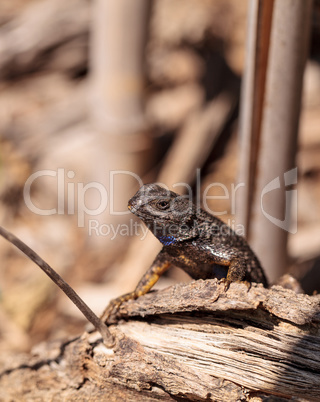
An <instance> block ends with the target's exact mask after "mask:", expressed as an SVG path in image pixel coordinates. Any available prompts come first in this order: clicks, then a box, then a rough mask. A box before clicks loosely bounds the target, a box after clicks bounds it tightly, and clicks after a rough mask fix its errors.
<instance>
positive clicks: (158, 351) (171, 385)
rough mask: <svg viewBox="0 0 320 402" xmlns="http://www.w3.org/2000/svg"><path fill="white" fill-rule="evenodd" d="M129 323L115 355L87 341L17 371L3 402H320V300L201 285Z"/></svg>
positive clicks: (171, 294)
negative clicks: (253, 401)
mask: <svg viewBox="0 0 320 402" xmlns="http://www.w3.org/2000/svg"><path fill="white" fill-rule="evenodd" d="M119 315H120V316H121V317H122V318H123V319H121V320H120V321H119V322H118V323H117V324H115V325H112V326H110V329H111V331H112V333H113V335H114V336H115V338H116V345H115V347H114V349H107V348H106V347H105V346H104V345H103V343H102V341H101V338H100V336H99V335H98V334H97V333H91V334H87V333H84V334H83V335H82V337H80V338H77V339H73V340H71V341H68V342H64V343H62V344H60V343H56V344H52V345H50V344H43V345H42V346H41V347H38V349H37V350H34V351H33V354H32V355H31V356H26V357H24V358H20V359H21V361H19V362H16V364H13V363H12V362H9V363H8V365H7V368H6V369H3V370H2V374H1V375H0V388H1V398H2V399H1V398H0V399H1V400H4V401H5V400H10V398H11V400H12V399H14V400H19V399H20V398H24V400H33V399H37V400H44V399H46V400H47V399H55V400H65V399H68V400H69V399H76V400H83V399H86V398H88V397H90V400H101V399H105V398H108V400H119V398H120V399H121V398H122V399H125V400H138V399H141V398H143V399H145V400H156V399H164V400H175V399H176V398H177V397H181V398H188V399H189V400H214V401H226V400H228V401H236V400H245V399H246V400H249V399H250V398H251V397H254V396H257V395H259V396H269V395H276V396H278V397H279V398H284V399H287V398H292V397H295V398H296V400H303V399H304V400H310V401H312V400H313V401H316V400H319V399H320V386H319V384H320V358H319V356H320V335H319V334H320V331H319V329H320V295H316V296H307V295H303V294H296V293H294V292H293V291H291V290H286V289H284V288H282V287H280V286H274V287H272V288H271V289H265V288H263V287H262V286H261V285H256V284H253V285H252V286H250V287H249V285H247V284H245V283H234V284H231V286H230V288H229V289H228V291H227V292H225V291H224V288H223V285H222V284H218V283H217V281H216V280H207V281H202V280H200V281H194V282H191V283H189V284H179V285H175V286H172V287H170V288H167V289H165V290H162V291H157V292H151V293H149V294H147V295H145V296H142V297H140V298H139V299H137V300H135V301H130V302H127V303H125V304H123V306H122V307H121V309H120V311H119ZM32 398H33V399H32ZM278 400H279V399H278Z"/></svg>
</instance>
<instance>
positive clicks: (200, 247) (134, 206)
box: [101, 184, 268, 322]
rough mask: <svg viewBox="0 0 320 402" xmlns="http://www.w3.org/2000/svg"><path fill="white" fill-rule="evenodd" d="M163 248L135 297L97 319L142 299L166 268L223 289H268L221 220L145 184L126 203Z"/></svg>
mask: <svg viewBox="0 0 320 402" xmlns="http://www.w3.org/2000/svg"><path fill="white" fill-rule="evenodd" d="M128 208H129V210H130V211H131V212H132V213H133V214H135V215H136V216H137V217H138V218H140V219H141V220H142V221H143V223H144V224H145V225H146V226H147V227H148V229H149V230H150V231H151V232H152V233H153V235H154V236H155V237H156V238H157V239H158V240H159V241H160V242H161V243H162V245H163V247H162V249H161V251H160V252H159V254H158V255H157V256H156V258H155V260H154V262H153V263H152V265H151V267H150V268H149V269H148V270H147V272H146V273H145V274H144V275H143V277H142V278H141V280H140V281H139V283H138V285H137V287H136V288H135V290H134V291H133V292H130V293H126V294H124V295H123V296H120V297H118V298H116V299H113V300H111V301H110V303H109V305H108V306H107V308H106V309H105V310H104V312H103V314H102V316H101V319H102V320H103V321H105V322H108V320H109V318H110V316H111V315H113V314H114V312H116V311H117V310H118V309H119V307H120V305H121V304H122V303H123V302H124V301H127V300H130V299H136V298H138V297H139V296H142V295H144V294H146V293H147V292H148V291H149V290H150V289H151V288H152V286H153V285H154V284H155V283H156V282H157V281H158V279H159V278H160V276H161V275H162V274H163V273H164V272H166V271H167V270H168V269H169V268H170V266H172V265H174V266H177V267H179V268H182V269H183V270H184V271H185V272H187V273H188V274H189V275H190V276H191V277H192V278H193V279H213V278H217V279H219V280H220V281H222V282H224V283H225V290H227V289H228V287H229V285H230V284H231V283H232V282H234V281H243V280H245V281H247V282H250V283H251V282H258V283H262V284H263V286H265V287H267V286H268V281H267V278H266V276H265V274H264V272H263V269H262V267H261V264H260V262H259V260H258V258H257V256H256V255H255V254H254V252H253V251H252V250H251V248H250V246H249V244H248V243H247V241H246V240H245V238H244V237H242V236H240V235H238V234H236V233H235V231H233V230H232V229H231V228H230V227H229V226H228V225H226V224H225V223H224V222H223V221H222V220H220V219H219V218H217V217H216V216H213V215H211V214H209V213H208V212H207V211H205V210H203V209H200V208H199V207H198V206H197V205H196V204H194V203H192V200H190V199H189V197H188V196H183V195H179V194H177V193H175V192H173V191H170V190H167V189H165V188H163V187H161V186H160V185H158V184H145V185H143V186H142V187H141V188H140V189H139V190H138V191H137V193H136V194H135V195H134V196H133V197H132V198H131V199H130V200H129V202H128Z"/></svg>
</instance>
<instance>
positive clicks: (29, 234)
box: [0, 0, 320, 351]
mask: <svg viewBox="0 0 320 402" xmlns="http://www.w3.org/2000/svg"><path fill="white" fill-rule="evenodd" d="M249 3H250V2H247V1H234V0H203V1H200V2H199V1H198V0H161V1H160V0H154V1H145V0H135V1H130V0H69V1H64V0H7V1H6V0H2V1H0V93H1V95H0V143H1V147H0V216H1V225H2V226H4V227H5V228H7V229H8V230H10V231H11V232H13V233H14V234H15V235H16V236H18V237H19V238H20V239H21V240H23V241H24V242H25V243H27V244H28V245H29V246H30V247H31V248H33V249H34V250H35V251H36V252H37V253H38V254H40V256H41V257H42V258H44V260H45V261H47V262H48V263H49V264H50V265H51V266H52V267H53V268H54V269H56V270H57V271H58V272H59V273H60V275H61V276H62V277H63V278H64V279H65V280H66V281H67V282H68V283H69V284H70V285H71V286H73V287H74V289H75V290H76V291H77V292H78V293H79V294H80V296H81V297H82V298H83V299H84V300H85V301H86V303H87V304H88V305H89V306H90V307H91V308H92V309H93V310H94V311H95V312H96V313H97V314H100V313H102V311H103V309H104V308H105V307H106V305H107V303H108V301H109V300H110V299H111V298H114V297H116V296H119V295H121V294H122V293H124V292H127V291H130V290H133V289H134V287H135V286H136V284H137V282H138V280H139V279H140V277H141V276H142V274H143V273H144V272H145V271H146V269H147V268H148V266H149V265H150V263H151V262H152V260H153V258H154V257H155V256H156V254H157V252H158V251H159V249H160V248H161V247H160V246H159V244H158V242H157V241H156V240H155V239H153V238H152V237H150V236H149V235H148V236H146V238H144V237H145V233H144V231H143V228H142V226H141V225H140V224H139V222H138V221H136V220H135V218H134V217H133V216H130V214H128V213H127V202H128V199H129V198H131V197H132V196H133V195H134V193H135V192H136V191H137V189H138V188H139V186H140V184H141V183H142V182H144V183H147V182H153V181H159V182H161V183H164V184H166V185H168V186H169V187H172V186H173V185H174V184H176V183H186V184H188V185H190V188H192V190H193V194H198V195H199V197H200V199H203V194H204V191H205V196H206V197H207V199H206V203H207V205H208V207H209V208H210V210H211V211H212V212H215V213H216V214H217V216H218V217H220V218H221V219H222V220H223V221H225V222H226V223H228V224H229V225H231V226H232V227H233V228H234V229H235V230H238V229H239V232H240V234H245V235H247V236H248V238H249V240H250V243H253V246H254V244H255V242H257V240H260V241H261V240H262V239H263V244H264V249H262V251H261V250H260V252H258V251H259V244H258V245H257V246H256V248H255V247H254V248H255V250H256V251H257V253H258V255H259V257H260V258H261V260H262V262H264V261H265V264H263V265H264V266H265V269H266V271H267V274H268V277H269V279H270V280H271V282H274V281H275V280H276V279H277V277H279V276H280V275H281V274H283V273H285V272H290V273H292V274H293V275H294V276H295V277H296V278H297V279H298V280H300V281H301V285H302V288H303V289H304V291H306V292H307V293H309V294H312V293H313V292H316V291H319V289H320V268H319V266H320V185H319V179H320V130H319V127H320V65H319V61H320V1H319V0H316V1H314V2H313V5H312V8H311V9H310V15H309V14H308V15H307V14H306V17H308V16H309V17H311V18H309V19H310V27H308V24H306V26H305V25H304V26H305V31H306V32H307V34H308V33H310V37H308V35H306V41H305V43H303V44H302V46H305V48H307V51H306V54H307V56H306V58H307V61H306V67H305V69H304V62H303V63H302V67H301V71H302V72H303V71H304V75H303V82H304V86H303V91H302V96H300V92H299V91H300V89H298V90H297V93H296V99H297V102H298V109H297V110H299V107H300V99H302V104H301V119H300V125H299V126H298V124H295V127H294V129H293V131H294V134H293V137H292V138H291V137H290V138H291V139H290V138H288V140H287V141H288V143H289V144H291V143H292V144H293V145H294V146H293V147H292V148H293V150H292V152H291V153H290V158H291V159H290V158H289V159H290V161H289V162H288V166H287V168H288V169H289V168H290V167H294V166H298V180H297V182H298V184H297V186H296V189H297V194H298V204H297V213H296V214H293V215H292V219H291V224H293V226H297V230H296V231H292V232H294V233H288V230H286V233H285V235H284V236H283V235H282V233H283V230H282V229H279V228H278V229H279V231H280V232H281V231H282V232H281V233H280V235H281V236H282V240H281V241H280V242H278V243H279V247H278V250H276V246H272V244H271V245H270V246H268V244H269V243H268V238H270V237H273V236H271V235H270V234H268V233H267V232H266V230H265V229H264V226H263V225H262V224H261V223H259V224H256V226H257V227H258V230H257V229H256V228H254V225H253V229H252V230H251V231H250V227H249V225H250V222H251V221H252V222H253V223H254V222H257V220H256V216H255V215H253V216H252V217H251V218H250V216H251V215H250V214H252V213H253V214H254V211H255V208H254V206H253V205H254V201H252V204H251V203H250V202H248V200H250V197H249V198H245V197H243V199H242V208H243V204H245V205H246V207H245V209H246V212H245V213H243V210H242V218H243V221H242V222H241V219H242V218H241V219H240V220H239V218H238V220H237V219H236V216H235V213H236V208H235V205H237V200H235V194H234V188H235V186H236V184H237V182H238V180H239V176H240V181H241V180H242V182H244V183H246V179H245V177H246V176H245V175H244V176H243V175H242V176H241V172H243V171H244V170H245V168H244V166H245V165H246V163H247V162H248V161H249V160H251V158H252V159H258V160H259V158H260V157H261V158H260V160H264V161H265V160H266V162H264V164H262V165H261V166H265V164H267V166H270V165H273V164H274V162H272V159H271V160H269V161H268V158H267V159H263V158H264V157H263V156H262V154H263V152H261V151H260V153H259V152H258V151H257V153H256V157H254V156H252V151H251V152H249V153H248V154H246V153H245V151H244V148H245V146H244V145H243V144H244V141H245V138H244V137H245V135H244V134H243V133H242V135H241V137H240V139H239V127H242V129H243V128H244V127H246V125H245V112H244V111H243V110H244V106H243V104H242V103H243V102H244V101H245V100H246V99H247V98H246V96H245V95H246V94H245V90H244V89H243V87H242V89H241V79H242V78H243V76H244V72H245V71H248V69H247V68H246V67H245V66H247V65H248V63H249V62H250V52H249V50H248V46H249V44H250V43H249V42H250V35H251V33H252V31H250V24H248V21H250V18H251V20H252V15H251V17H250V15H249V13H250V10H251V12H252V7H251V8H250V4H249ZM251 3H252V2H251ZM270 3H273V2H271V1H270ZM306 3H308V2H306ZM309 4H312V2H310V3H309ZM269 11H270V10H269ZM306 13H307V12H306ZM262 14H263V13H262ZM300 14H301V13H300ZM269 17H270V16H269ZM262 18H265V19H263V21H264V22H265V21H268V17H262ZM270 18H271V17H270ZM270 21H271V19H270ZM266 25H268V24H267V23H266ZM269 25H270V24H269ZM269 28H270V27H269ZM309 28H310V29H309ZM302 29H304V28H302ZM269 30H270V29H269ZM250 32H251V33H250ZM295 34H296V35H298V36H299V37H301V35H302V34H301V32H295ZM286 35H289V36H290V33H287V34H286ZM258 36H259V35H258ZM302 36H303V35H302ZM294 40H295V39H294ZM271 43H272V40H271ZM269 46H270V45H269V44H268V45H266V47H265V48H266V49H268V48H269ZM303 49H304V48H303ZM254 54H255V57H256V54H257V52H255V53H254ZM298 56H299V57H298V58H300V54H298ZM303 57H304V56H303V54H301V59H302V61H303V60H304V58H303ZM300 64H301V63H300ZM264 65H267V62H266V61H265V64H264ZM301 79H302V78H301ZM248 80H250V76H249V78H248V77H247V83H248V82H249V81H248ZM295 80H296V81H297V82H298V84H299V83H300V81H301V80H300V79H299V74H298V75H297V76H296V78H295ZM298 87H299V85H298ZM258 88H260V87H259V86H258ZM273 93H275V94H276V95H277V91H276V92H275V91H273ZM280 93H281V88H279V94H280ZM240 99H241V101H242V103H241V102H240ZM251 106H252V110H254V106H255V102H254V101H253V102H252V105H251ZM295 115H296V116H299V112H295ZM239 116H240V123H241V122H242V124H239ZM297 121H298V117H297ZM262 126H263V124H262ZM298 127H299V129H298ZM253 131H254V130H253ZM262 131H263V130H262ZM284 131H285V130H284ZM297 133H299V135H298V140H297V146H296V139H295V135H296V134H297ZM270 136H271V134H270ZM270 136H269V137H268V135H267V138H271V137H272V136H271V137H270ZM262 138H263V137H262ZM247 141H249V144H253V142H254V141H253V139H252V138H249V139H247ZM273 142H274V146H273V147H271V153H272V156H273V157H276V158H277V160H281V159H282V158H283V155H282V154H281V152H280V151H279V150H278V144H277V143H276V141H275V140H274V139H273ZM264 144H265V141H264V140H263V139H262V140H260V141H259V142H258V147H257V149H262V150H263V149H264V148H263V146H264ZM259 147H260V148H259ZM286 147H287V148H288V146H287V145H286ZM278 152H279V153H278ZM269 153H270V151H269ZM257 155H258V156H257ZM295 160H296V162H295ZM251 166H253V165H251ZM261 166H260V170H259V163H257V162H255V167H253V168H252V171H250V172H251V176H252V177H253V179H252V177H251V180H252V182H253V183H254V182H255V177H256V176H259V174H261V170H262V171H263V170H265V169H263V168H261ZM249 170H250V169H249ZM128 172H130V173H128ZM252 172H253V173H252ZM283 173H284V171H283V172H282V171H280V173H279V175H280V174H281V175H283ZM138 179H141V182H139V180H138ZM282 181H283V179H282ZM252 188H255V185H254V184H253V185H252ZM185 190H186V187H185V186H184V185H183V184H180V185H177V186H176V187H175V191H177V192H183V191H185ZM283 194H284V193H283V192H282V193H281V195H280V197H282V199H283ZM239 197H241V191H239ZM251 200H252V198H251ZM240 204H241V203H240ZM258 205H260V204H259V202H258ZM277 205H278V204H277ZM239 208H241V206H240V207H239ZM252 211H253V212H252ZM237 212H238V211H237ZM276 213H280V215H279V216H282V215H281V214H282V213H283V208H282V207H281V208H280V211H279V210H278V211H276ZM240 217H241V213H240ZM281 219H283V218H281ZM135 222H136V223H135ZM258 222H260V221H258ZM138 224H139V225H140V226H139V225H138ZM242 229H243V230H242ZM289 232H290V231H289ZM266 233H267V238H265V237H266ZM274 239H277V238H276V237H274ZM258 243H259V242H258ZM270 256H271V258H270ZM279 256H280V257H279ZM0 261H1V264H0V320H1V326H0V350H1V351H4V350H14V351H27V350H29V349H30V348H31V347H32V346H33V345H34V344H36V343H38V342H39V341H42V340H44V339H58V338H63V337H67V336H72V335H74V334H79V333H81V332H82V331H83V329H84V326H85V323H86V321H85V319H84V318H83V317H82V316H81V314H80V313H79V312H78V311H77V310H76V309H75V308H74V307H73V306H72V304H71V302H70V301H69V300H68V299H67V298H66V296H65V295H64V294H63V293H62V292H61V291H60V290H59V289H58V288H56V286H55V285H54V284H53V283H52V282H51V281H50V280H49V279H48V278H47V277H46V276H45V275H44V274H43V272H41V270H40V269H38V268H37V267H36V266H35V265H34V264H33V263H32V262H31V261H29V260H28V259H27V258H26V257H25V256H23V255H22V254H21V253H19V252H18V251H17V250H16V249H15V248H14V247H13V246H12V245H11V244H9V243H7V242H6V241H5V240H1V239H0ZM283 261H285V262H283ZM277 262H278V263H279V267H277V268H276V270H272V268H274V267H276V266H277ZM269 266H270V268H269ZM188 280H190V279H189V278H188V276H187V275H186V274H184V273H183V272H181V271H180V270H179V269H172V270H170V271H169V272H168V274H167V276H166V277H164V278H162V279H161V280H160V281H159V284H158V286H159V287H163V286H168V285H170V284H172V283H175V282H177V281H188Z"/></svg>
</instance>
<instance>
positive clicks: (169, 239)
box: [158, 236, 177, 246]
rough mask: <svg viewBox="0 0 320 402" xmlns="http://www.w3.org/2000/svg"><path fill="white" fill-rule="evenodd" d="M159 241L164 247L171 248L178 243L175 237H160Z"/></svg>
mask: <svg viewBox="0 0 320 402" xmlns="http://www.w3.org/2000/svg"><path fill="white" fill-rule="evenodd" d="M158 239H159V240H160V242H161V243H162V244H163V245H164V246H170V245H171V244H174V243H175V242H176V241H177V240H176V238H175V237H173V236H159V237H158Z"/></svg>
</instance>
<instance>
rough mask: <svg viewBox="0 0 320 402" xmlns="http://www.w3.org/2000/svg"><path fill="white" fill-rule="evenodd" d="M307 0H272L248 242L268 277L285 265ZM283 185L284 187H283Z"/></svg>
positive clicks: (307, 23)
mask: <svg viewBox="0 0 320 402" xmlns="http://www.w3.org/2000/svg"><path fill="white" fill-rule="evenodd" d="M311 10H312V0H305V1H293V0H275V3H274V11H273V21H272V31H271V41H270V54H269V63H268V70H267V79H266V90H265V100H264V108H263V114H262V126H261V138H260V146H259V158H258V164H257V179H256V189H255V194H254V201H253V210H252V219H251V230H250V237H249V240H250V243H251V245H252V246H253V249H254V250H255V251H256V253H257V254H258V255H259V256H260V259H261V260H262V264H263V266H264V267H265V268H266V270H267V272H268V276H269V279H271V281H272V280H274V279H276V278H277V277H278V276H280V275H281V274H282V273H284V271H285V268H286V263H287V261H286V256H287V254H286V245H287V237H288V230H290V216H289V211H290V202H289V199H290V197H289V195H292V193H290V192H289V191H290V188H289V187H287V188H285V186H291V185H292V184H294V181H295V171H293V172H289V173H287V172H288V171H289V170H290V169H292V168H294V166H295V154H296V147H297V134H298V127H299V116H300V106H301V92H302V82H303V73H304V67H305V63H306V59H307V51H308V44H309V32H310V22H311ZM284 190H286V191H284Z"/></svg>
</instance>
